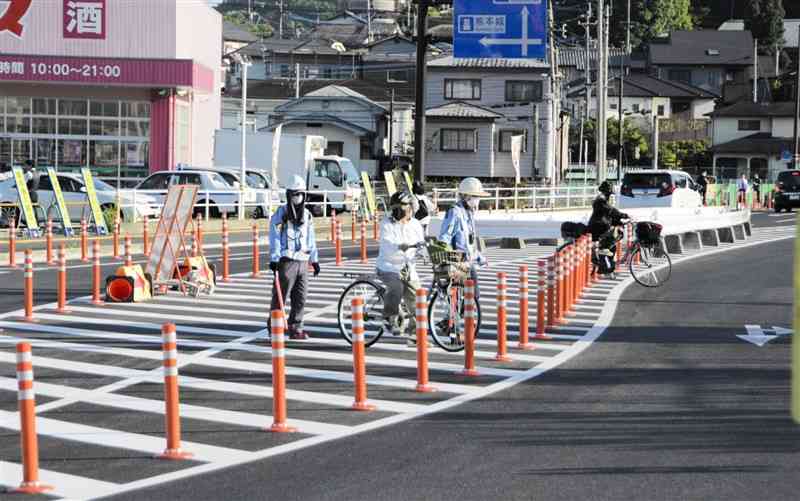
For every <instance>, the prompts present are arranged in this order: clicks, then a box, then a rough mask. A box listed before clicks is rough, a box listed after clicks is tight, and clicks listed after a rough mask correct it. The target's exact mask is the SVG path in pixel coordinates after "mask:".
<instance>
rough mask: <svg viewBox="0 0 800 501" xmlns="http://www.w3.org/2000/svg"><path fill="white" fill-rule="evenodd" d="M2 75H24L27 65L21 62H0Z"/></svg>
mask: <svg viewBox="0 0 800 501" xmlns="http://www.w3.org/2000/svg"><path fill="white" fill-rule="evenodd" d="M0 74H1V75H24V74H25V63H23V62H20V61H0Z"/></svg>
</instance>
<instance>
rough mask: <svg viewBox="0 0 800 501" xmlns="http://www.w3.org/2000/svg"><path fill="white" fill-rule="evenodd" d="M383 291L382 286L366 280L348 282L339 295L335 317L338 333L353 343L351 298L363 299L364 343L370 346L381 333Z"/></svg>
mask: <svg viewBox="0 0 800 501" xmlns="http://www.w3.org/2000/svg"><path fill="white" fill-rule="evenodd" d="M383 293H384V290H383V288H382V287H380V286H378V285H377V284H375V283H374V282H370V281H368V280H358V281H356V282H353V283H352V284H350V285H349V286H348V287H347V288H346V289H345V290H344V292H343V293H342V295H341V297H339V307H338V315H337V318H338V320H339V334H341V335H342V337H343V338H345V339H346V340H347V342H348V343H350V344H353V337H352V336H353V306H352V301H353V299H355V298H357V297H360V298H362V299H363V300H364V345H365V346H372V345H373V344H375V342H376V341H378V339H380V337H381V335H382V334H383Z"/></svg>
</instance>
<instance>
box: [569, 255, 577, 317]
mask: <svg viewBox="0 0 800 501" xmlns="http://www.w3.org/2000/svg"><path fill="white" fill-rule="evenodd" d="M577 290H578V243H577V242H575V243H573V244H572V245H570V246H569V296H567V311H572V309H573V308H574V307H575V297H576V295H577Z"/></svg>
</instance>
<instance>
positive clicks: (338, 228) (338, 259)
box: [336, 223, 342, 266]
mask: <svg viewBox="0 0 800 501" xmlns="http://www.w3.org/2000/svg"><path fill="white" fill-rule="evenodd" d="M341 265H342V225H340V224H338V223H337V224H336V266H341Z"/></svg>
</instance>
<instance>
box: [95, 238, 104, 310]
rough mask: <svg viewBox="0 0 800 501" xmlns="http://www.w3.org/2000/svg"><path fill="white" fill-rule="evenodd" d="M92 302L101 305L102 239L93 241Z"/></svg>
mask: <svg viewBox="0 0 800 501" xmlns="http://www.w3.org/2000/svg"><path fill="white" fill-rule="evenodd" d="M92 304H94V305H97V306H100V305H102V304H105V303H103V300H102V299H100V241H99V240H95V241H93V242H92Z"/></svg>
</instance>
